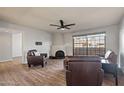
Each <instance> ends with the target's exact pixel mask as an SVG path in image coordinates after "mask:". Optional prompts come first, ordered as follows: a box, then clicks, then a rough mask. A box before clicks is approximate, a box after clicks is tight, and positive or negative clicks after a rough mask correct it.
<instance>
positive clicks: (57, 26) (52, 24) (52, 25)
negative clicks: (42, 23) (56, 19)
mask: <svg viewBox="0 0 124 93" xmlns="http://www.w3.org/2000/svg"><path fill="white" fill-rule="evenodd" d="M50 26H57V27H60V26H59V25H54V24H50Z"/></svg>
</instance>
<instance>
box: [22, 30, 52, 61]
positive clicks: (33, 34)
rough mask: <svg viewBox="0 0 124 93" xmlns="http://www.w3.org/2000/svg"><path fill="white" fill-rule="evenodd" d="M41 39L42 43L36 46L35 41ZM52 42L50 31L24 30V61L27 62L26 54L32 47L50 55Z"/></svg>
mask: <svg viewBox="0 0 124 93" xmlns="http://www.w3.org/2000/svg"><path fill="white" fill-rule="evenodd" d="M37 41H40V42H42V45H39V46H36V45H35V42H37ZM51 44H52V36H51V34H50V33H48V32H44V31H38V30H31V29H27V30H25V31H23V55H24V57H25V58H24V60H23V63H27V62H26V61H27V59H26V55H27V51H28V50H31V49H37V50H38V51H39V52H41V53H47V54H48V56H49V55H50V50H51Z"/></svg>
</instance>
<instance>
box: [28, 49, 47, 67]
mask: <svg viewBox="0 0 124 93" xmlns="http://www.w3.org/2000/svg"><path fill="white" fill-rule="evenodd" d="M34 52H37V50H29V51H28V53H27V62H28V66H29V67H31V65H33V66H36V65H41V66H42V67H44V63H45V62H46V61H45V56H42V55H39V56H36V55H35V53H34Z"/></svg>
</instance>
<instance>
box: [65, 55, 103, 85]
mask: <svg viewBox="0 0 124 93" xmlns="http://www.w3.org/2000/svg"><path fill="white" fill-rule="evenodd" d="M85 58H86V57H85ZM71 59H72V57H71V58H68V60H67V59H66V60H65V61H64V62H65V70H66V83H67V85H68V86H99V85H102V81H103V70H102V69H101V68H102V65H101V62H100V61H99V59H95V60H94V59H93V60H94V61H93V60H92V61H91V58H90V60H89V61H88V59H87V60H86V59H84V60H83V58H82V60H81V58H80V60H79V57H78V58H77V60H76V58H75V60H73V59H72V60H71Z"/></svg>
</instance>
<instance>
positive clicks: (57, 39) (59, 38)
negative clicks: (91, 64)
mask: <svg viewBox="0 0 124 93" xmlns="http://www.w3.org/2000/svg"><path fill="white" fill-rule="evenodd" d="M52 41H53V43H52V50H51V55H52V56H55V53H56V51H57V50H63V51H64V52H66V51H65V46H64V45H65V44H64V36H63V34H62V33H61V34H60V33H54V34H53V39H52Z"/></svg>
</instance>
